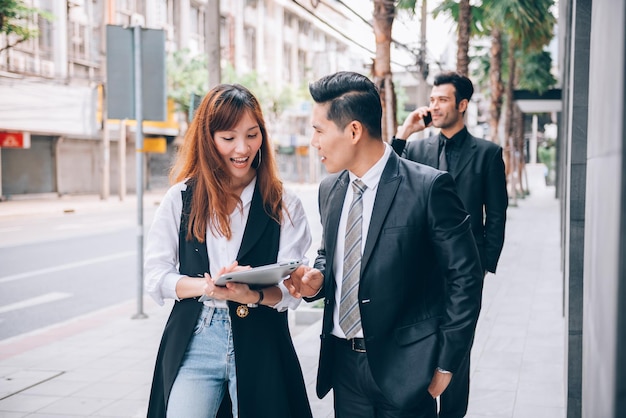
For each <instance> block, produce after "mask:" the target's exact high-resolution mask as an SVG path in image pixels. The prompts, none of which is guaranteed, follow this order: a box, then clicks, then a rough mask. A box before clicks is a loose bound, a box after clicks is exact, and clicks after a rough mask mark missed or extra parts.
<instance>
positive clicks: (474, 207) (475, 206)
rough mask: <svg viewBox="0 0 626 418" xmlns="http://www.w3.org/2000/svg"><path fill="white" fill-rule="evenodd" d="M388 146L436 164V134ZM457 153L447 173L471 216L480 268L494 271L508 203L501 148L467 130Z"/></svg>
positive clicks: (500, 249)
mask: <svg viewBox="0 0 626 418" xmlns="http://www.w3.org/2000/svg"><path fill="white" fill-rule="evenodd" d="M392 146H393V148H394V150H395V151H396V152H397V153H398V154H399V155H402V156H403V157H405V158H408V159H409V160H411V161H415V162H418V163H422V164H426V165H429V166H431V167H435V168H436V167H438V164H439V155H438V153H439V135H434V136H431V137H428V138H426V139H423V140H419V141H409V142H407V141H400V140H397V139H394V141H393V144H392ZM459 152H460V157H459V161H458V164H457V166H456V167H454V170H453V171H452V173H451V175H452V177H453V178H454V182H455V183H456V188H457V192H458V194H459V197H460V198H461V200H462V201H463V205H464V206H465V209H466V210H467V212H468V213H469V214H470V216H471V222H472V231H473V232H474V238H475V239H476V245H477V246H478V252H479V253H480V258H481V262H482V266H483V270H487V271H490V272H492V273H495V272H496V267H497V265H498V259H499V258H500V253H501V252H502V246H503V245H504V226H505V223H506V209H507V206H508V204H509V198H508V196H507V191H506V175H505V171H504V161H503V160H502V148H501V147H500V146H499V145H497V144H495V143H493V142H491V141H487V140H484V139H480V138H476V137H474V136H472V135H471V134H470V133H469V132H468V134H467V136H466V137H465V139H464V141H463V142H462V145H461V149H460V150H459Z"/></svg>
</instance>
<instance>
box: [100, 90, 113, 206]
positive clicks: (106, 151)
mask: <svg viewBox="0 0 626 418" xmlns="http://www.w3.org/2000/svg"><path fill="white" fill-rule="evenodd" d="M101 86H102V103H103V104H104V105H103V106H102V184H101V186H100V187H101V189H100V199H102V200H108V199H109V194H110V192H111V138H110V136H109V125H108V123H107V119H108V116H107V115H108V109H107V106H106V97H105V96H104V95H105V94H106V89H105V88H104V84H102V85H101Z"/></svg>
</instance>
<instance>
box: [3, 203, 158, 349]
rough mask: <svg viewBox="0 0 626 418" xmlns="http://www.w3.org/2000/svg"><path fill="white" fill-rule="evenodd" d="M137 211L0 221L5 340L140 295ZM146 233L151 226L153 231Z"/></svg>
mask: <svg viewBox="0 0 626 418" xmlns="http://www.w3.org/2000/svg"><path fill="white" fill-rule="evenodd" d="M134 218H136V215H135V214H133V213H131V212H122V213H120V212H112V213H99V214H85V215H80V214H72V215H67V216H66V217H58V216H51V217H37V218H36V219H32V218H31V219H24V220H23V222H19V221H17V222H16V221H15V220H13V221H12V222H10V225H6V224H3V223H0V231H2V232H4V233H7V230H8V229H9V228H10V230H11V231H12V232H13V233H17V235H19V237H20V240H21V241H28V242H22V243H20V244H18V245H14V246H9V245H5V246H3V247H2V248H0V340H1V339H5V338H9V337H12V336H16V335H19V334H22V333H25V332H29V331H32V330H35V329H38V328H42V327H45V326H48V325H52V324H55V323H59V322H62V321H66V320H68V319H71V318H73V317H76V316H79V315H82V314H85V313H88V312H92V311H95V310H98V309H101V308H104V307H107V306H110V305H113V304H117V303H120V302H122V301H125V300H128V299H131V298H133V297H135V298H136V297H137V293H138V289H139V279H138V271H137V270H138V267H137V265H138V261H137V245H138V244H137V229H138V228H137V227H136V226H135V225H133V222H134V221H135V219H134ZM146 231H147V229H146Z"/></svg>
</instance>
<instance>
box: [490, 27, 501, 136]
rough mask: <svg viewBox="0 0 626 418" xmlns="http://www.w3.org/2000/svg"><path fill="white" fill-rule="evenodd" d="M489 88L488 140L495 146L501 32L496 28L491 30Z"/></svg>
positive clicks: (499, 107) (498, 121)
mask: <svg viewBox="0 0 626 418" xmlns="http://www.w3.org/2000/svg"><path fill="white" fill-rule="evenodd" d="M489 86H490V89H491V103H490V105H489V114H490V119H489V137H490V138H489V139H491V141H493V142H495V143H496V144H499V143H500V138H499V137H498V126H499V124H500V114H501V113H502V94H503V90H504V86H503V85H502V32H500V29H498V28H497V27H494V28H493V29H492V30H491V58H490V65H489Z"/></svg>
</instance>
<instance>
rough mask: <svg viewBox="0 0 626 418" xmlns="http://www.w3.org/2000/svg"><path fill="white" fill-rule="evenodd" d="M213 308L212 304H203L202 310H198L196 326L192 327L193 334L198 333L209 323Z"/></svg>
mask: <svg viewBox="0 0 626 418" xmlns="http://www.w3.org/2000/svg"><path fill="white" fill-rule="evenodd" d="M214 310H215V308H214V307H212V306H204V307H203V308H202V312H200V315H199V316H198V320H197V321H196V326H195V327H194V329H193V335H198V334H200V333H201V332H202V331H204V329H205V328H206V327H208V326H209V325H210V324H211V317H212V316H213V311H214Z"/></svg>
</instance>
